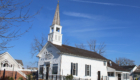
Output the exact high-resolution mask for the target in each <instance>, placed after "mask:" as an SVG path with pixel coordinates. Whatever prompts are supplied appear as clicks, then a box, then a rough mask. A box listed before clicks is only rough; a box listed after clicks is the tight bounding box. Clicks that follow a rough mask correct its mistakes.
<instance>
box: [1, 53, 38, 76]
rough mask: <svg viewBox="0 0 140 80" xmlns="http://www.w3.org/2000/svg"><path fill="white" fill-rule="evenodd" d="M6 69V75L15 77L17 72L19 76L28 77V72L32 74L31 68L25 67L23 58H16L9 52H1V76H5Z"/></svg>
mask: <svg viewBox="0 0 140 80" xmlns="http://www.w3.org/2000/svg"><path fill="white" fill-rule="evenodd" d="M4 69H5V71H6V76H9V77H13V78H14V76H15V73H16V72H17V78H18V77H23V78H27V75H28V74H31V70H29V69H23V62H22V60H17V59H14V58H13V57H12V56H11V55H10V54H9V53H8V52H5V53H3V54H0V77H1V76H3V71H4ZM33 71H35V72H36V71H37V70H33Z"/></svg>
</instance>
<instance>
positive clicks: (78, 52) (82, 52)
mask: <svg viewBox="0 0 140 80" xmlns="http://www.w3.org/2000/svg"><path fill="white" fill-rule="evenodd" d="M53 45H54V46H55V47H56V48H57V49H59V50H60V51H61V52H63V53H69V54H72V55H77V56H83V57H89V58H96V59H102V60H107V59H106V58H104V57H103V56H101V55H99V54H97V53H96V52H92V51H88V50H84V49H80V48H76V47H71V46H67V45H62V46H59V45H55V44H53Z"/></svg>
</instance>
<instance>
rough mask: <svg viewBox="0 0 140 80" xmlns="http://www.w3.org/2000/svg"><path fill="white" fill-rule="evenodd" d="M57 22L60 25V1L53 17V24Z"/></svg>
mask: <svg viewBox="0 0 140 80" xmlns="http://www.w3.org/2000/svg"><path fill="white" fill-rule="evenodd" d="M54 24H57V25H60V16H59V1H58V4H57V7H56V11H55V15H54V19H53V23H52V25H54Z"/></svg>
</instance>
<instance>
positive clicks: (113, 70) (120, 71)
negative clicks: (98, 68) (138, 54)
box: [107, 60, 130, 80]
mask: <svg viewBox="0 0 140 80" xmlns="http://www.w3.org/2000/svg"><path fill="white" fill-rule="evenodd" d="M107 72H108V79H109V80H130V76H129V75H130V71H129V70H127V69H124V68H122V67H120V66H118V65H117V64H115V63H114V62H113V61H111V60H108V61H107Z"/></svg>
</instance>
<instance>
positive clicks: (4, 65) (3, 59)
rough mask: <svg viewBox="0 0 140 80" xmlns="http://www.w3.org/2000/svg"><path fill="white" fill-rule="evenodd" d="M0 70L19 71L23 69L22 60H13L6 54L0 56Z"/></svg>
mask: <svg viewBox="0 0 140 80" xmlns="http://www.w3.org/2000/svg"><path fill="white" fill-rule="evenodd" d="M0 69H1V70H4V69H6V70H11V71H13V70H15V71H16V70H20V69H23V63H22V60H16V59H14V58H13V57H12V56H11V55H10V54H9V53H8V52H5V53H3V54H0Z"/></svg>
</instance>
